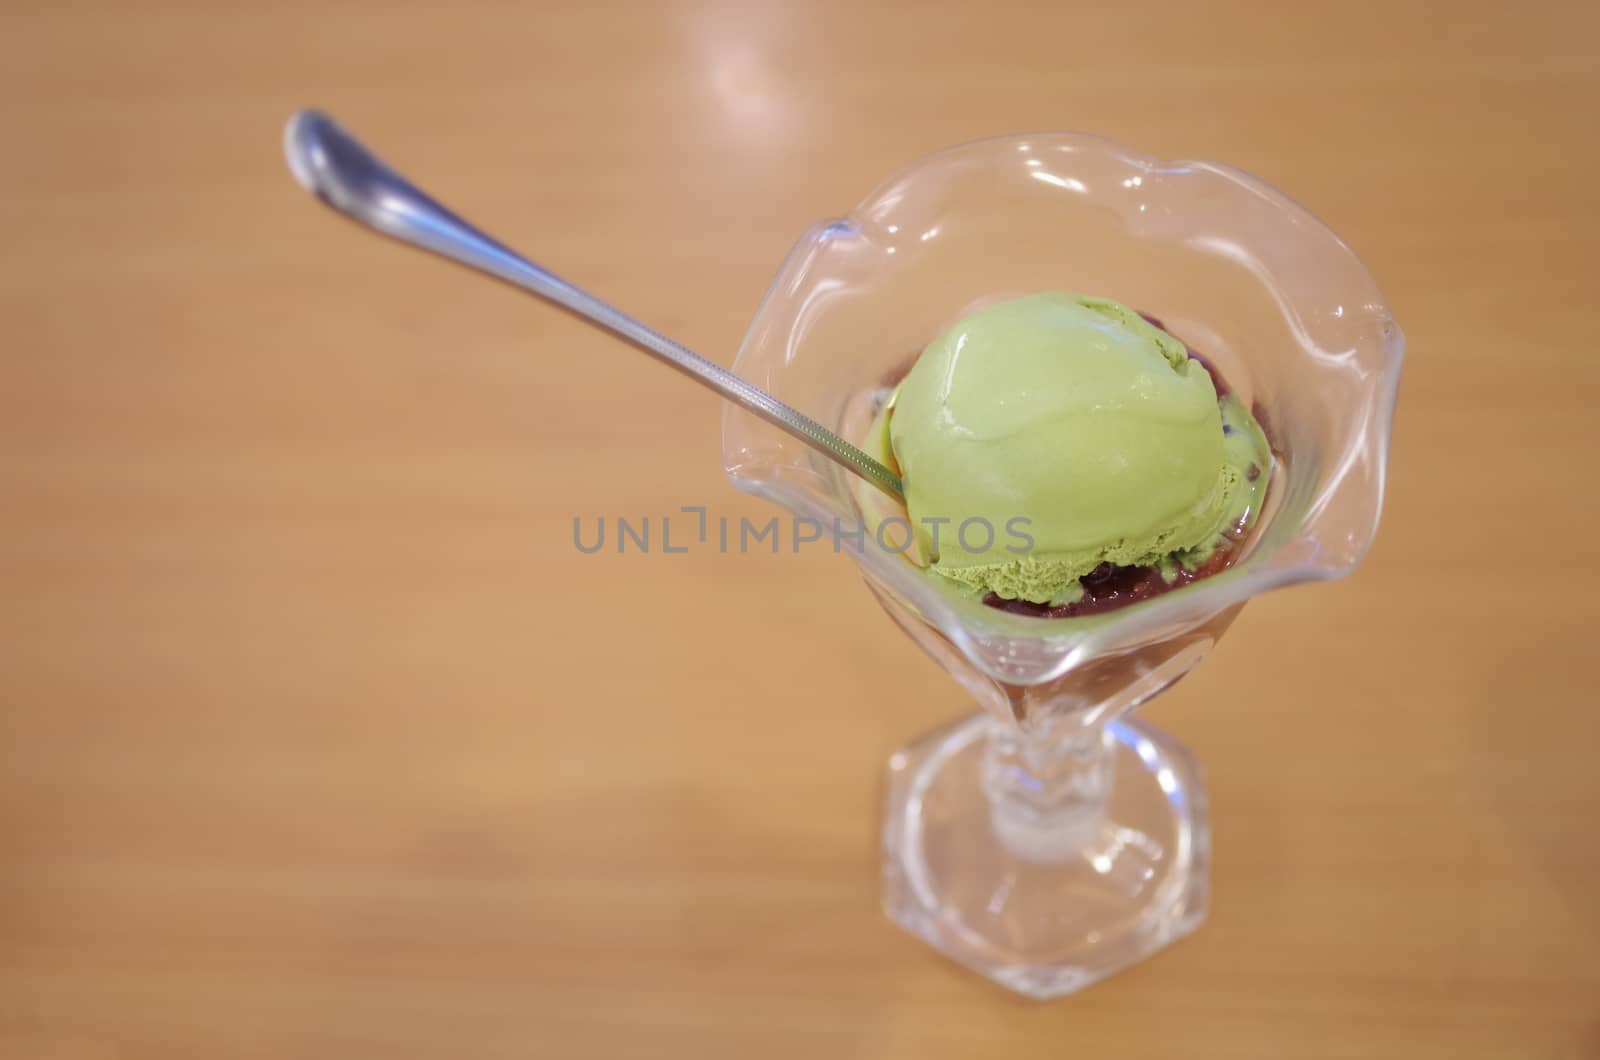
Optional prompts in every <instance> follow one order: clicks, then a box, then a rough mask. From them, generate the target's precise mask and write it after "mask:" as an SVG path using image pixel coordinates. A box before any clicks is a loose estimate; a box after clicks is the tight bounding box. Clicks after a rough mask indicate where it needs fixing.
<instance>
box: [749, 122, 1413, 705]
mask: <svg viewBox="0 0 1600 1060" xmlns="http://www.w3.org/2000/svg"><path fill="white" fill-rule="evenodd" d="M1032 144H1039V145H1041V146H1044V147H1052V148H1056V149H1062V148H1067V149H1070V150H1073V151H1076V150H1094V151H1098V152H1099V153H1100V154H1101V155H1103V156H1104V157H1106V158H1108V159H1110V160H1113V161H1115V162H1117V163H1119V164H1121V165H1122V166H1124V167H1126V168H1127V169H1128V170H1130V171H1132V173H1133V174H1135V175H1158V176H1161V177H1163V178H1168V179H1183V178H1201V179H1212V180H1218V181H1221V182H1224V183H1225V184H1227V185H1229V186H1231V187H1232V188H1234V189H1238V190H1241V191H1244V192H1246V193H1249V194H1250V195H1252V196H1254V197H1256V198H1257V199H1259V200H1261V201H1262V202H1264V203H1266V204H1269V205H1270V206H1271V207H1272V208H1273V209H1274V210H1275V211H1277V212H1278V214H1279V215H1280V217H1281V219H1282V221H1283V223H1284V225H1285V226H1286V227H1289V228H1295V229H1297V235H1296V238H1297V239H1300V240H1306V239H1310V238H1314V239H1315V240H1317V241H1319V242H1320V244H1321V247H1322V252H1323V253H1327V254H1332V255H1335V256H1338V257H1342V258H1343V259H1345V263H1346V264H1347V265H1349V266H1353V267H1354V268H1355V269H1356V270H1359V272H1360V274H1361V276H1362V278H1363V280H1364V281H1365V284H1366V286H1367V287H1368V288H1369V289H1370V292H1371V294H1370V297H1369V298H1367V299H1366V300H1365V301H1364V302H1363V303H1362V304H1361V306H1360V307H1359V308H1360V311H1361V312H1362V313H1364V314H1365V315H1366V316H1367V317H1368V318H1370V321H1371V322H1372V323H1373V324H1374V325H1375V326H1377V327H1378V328H1379V331H1380V333H1381V335H1382V355H1383V359H1384V365H1383V378H1382V380H1381V384H1380V385H1379V386H1378V387H1377V388H1376V390H1375V392H1374V399H1373V401H1372V402H1371V403H1370V404H1371V406H1372V407H1371V408H1370V410H1369V412H1370V414H1369V415H1368V416H1366V417H1365V418H1364V421H1363V428H1362V430H1361V431H1360V432H1356V433H1353V434H1352V435H1351V436H1350V438H1349V440H1348V442H1347V445H1346V447H1345V451H1344V455H1343V458H1342V460H1341V466H1340V467H1339V468H1337V469H1336V470H1335V471H1334V472H1333V474H1332V477H1331V478H1330V480H1329V482H1328V484H1327V485H1326V487H1325V488H1324V489H1323V490H1322V491H1321V492H1320V494H1319V495H1320V496H1322V497H1323V498H1324V500H1326V498H1330V497H1331V496H1332V494H1333V493H1334V492H1336V491H1338V490H1339V489H1340V488H1341V487H1343V486H1345V485H1346V481H1347V479H1348V478H1349V474H1350V464H1351V462H1352V460H1353V459H1354V457H1355V456H1356V455H1357V454H1358V452H1360V451H1361V450H1362V449H1363V447H1365V455H1366V456H1367V457H1368V458H1369V459H1370V462H1371V464H1372V471H1371V482H1370V485H1369V486H1368V488H1369V489H1370V490H1371V492H1372V512H1371V517H1370V519H1369V520H1368V525H1367V526H1366V527H1365V528H1364V530H1363V531H1362V533H1361V534H1360V539H1359V541H1358V542H1357V544H1356V547H1354V548H1353V549H1351V550H1348V551H1347V552H1346V553H1345V554H1344V556H1343V557H1342V558H1340V559H1338V560H1337V561H1327V560H1319V559H1318V557H1317V555H1316V550H1315V549H1313V551H1312V554H1311V555H1310V556H1309V557H1308V558H1306V559H1303V560H1300V561H1298V562H1293V563H1281V564H1273V563H1271V562H1269V561H1270V560H1271V559H1272V558H1273V557H1274V556H1275V555H1277V554H1279V553H1281V552H1282V551H1284V547H1285V546H1286V545H1288V544H1291V543H1295V542H1300V541H1303V540H1306V539H1307V538H1308V535H1307V533H1306V532H1307V531H1308V530H1309V529H1310V528H1312V527H1314V525H1315V522H1316V516H1317V510H1318V509H1320V508H1322V507H1324V506H1325V504H1322V505H1318V506H1316V507H1315V508H1314V509H1313V510H1311V511H1309V512H1308V513H1307V516H1306V518H1305V519H1304V520H1302V521H1301V523H1300V525H1298V526H1296V527H1295V528H1294V534H1293V536H1292V537H1291V538H1289V539H1286V540H1285V541H1284V542H1283V543H1281V544H1280V547H1278V548H1275V549H1273V550H1271V551H1263V550H1262V549H1259V548H1258V549H1257V550H1256V551H1255V552H1254V553H1252V554H1251V555H1249V556H1247V557H1246V558H1244V559H1242V560H1241V561H1240V562H1238V563H1236V564H1235V565H1233V566H1232V567H1230V568H1228V569H1227V570H1225V571H1223V572H1221V573H1218V574H1215V575H1212V576H1210V577H1208V578H1205V579H1203V580H1200V581H1197V582H1194V583H1192V584H1190V585H1188V586H1186V587H1184V588H1183V589H1181V590H1179V591H1175V592H1172V593H1167V594H1163V595H1161V596H1158V597H1156V598H1154V599H1151V600H1148V601H1144V602H1141V603H1137V604H1133V605H1130V606H1128V607H1125V608H1121V609H1118V610H1114V611H1110V612H1106V613H1103V614H1098V615H1093V616H1085V617H1081V618H1071V619H1045V618H1035V617H1031V616H1025V615H1016V614H1012V613H1010V612H1006V611H1002V610H1000V609H997V608H992V607H988V606H986V605H984V604H982V603H981V601H978V600H975V599H973V598H972V597H971V596H970V595H966V594H964V593H962V592H960V591H959V590H956V589H954V588H952V587H947V586H944V585H942V584H939V583H938V581H937V578H936V576H933V575H930V574H929V573H928V572H926V571H923V570H919V569H917V568H915V567H913V566H911V565H910V564H908V563H906V562H905V561H904V560H903V559H900V558H899V557H897V556H894V555H890V554H886V553H883V552H881V551H878V550H874V549H871V548H868V549H865V550H863V551H861V552H853V553H851V555H852V558H853V559H854V560H855V561H856V562H857V564H858V565H859V566H860V567H861V568H862V569H863V573H864V574H865V576H866V577H868V578H869V579H871V580H872V581H874V582H875V583H877V584H878V585H879V586H880V587H881V588H882V589H884V590H887V591H888V592H889V593H891V594H892V595H893V596H894V597H895V598H896V599H897V600H899V601H900V602H901V603H903V604H905V605H906V606H907V607H909V608H910V610H911V611H912V612H913V613H914V614H915V615H917V616H918V617H920V618H921V619H923V620H924V621H927V622H928V623H930V624H931V625H933V626H934V627H936V628H937V629H939V630H940V631H941V632H942V633H943V634H944V635H945V636H946V637H947V638H948V639H949V640H950V641H951V642H952V643H953V644H954V645H955V646H956V647H957V648H958V649H959V650H960V651H961V652H962V654H963V655H965V656H966V657H967V658H968V659H969V660H971V661H972V662H973V663H974V664H975V665H976V666H978V667H979V669H981V670H983V671H984V672H985V673H987V674H989V675H990V676H991V677H994V678H996V679H997V680H1002V681H1020V682H1021V683H1028V684H1032V683H1041V682H1044V681H1049V680H1054V679H1055V678H1057V677H1059V676H1060V675H1062V674H1064V673H1066V672H1068V671H1069V670H1071V669H1073V668H1074V667H1076V666H1077V665H1079V664H1080V663H1081V662H1082V661H1084V660H1086V659H1089V658H1093V657H1095V656H1096V655H1099V654H1101V653H1103V652H1105V651H1109V650H1116V649H1117V648H1120V647H1123V646H1126V645H1128V644H1132V643H1139V642H1140V632H1141V630H1152V631H1153V630H1170V629H1172V628H1175V627H1187V626H1192V625H1194V624H1195V623H1196V622H1199V621H1203V620H1205V619H1206V618H1209V617H1210V616H1213V615H1215V614H1217V613H1219V612H1221V611H1223V610H1225V609H1227V608H1229V607H1232V606H1234V605H1236V604H1239V603H1241V602H1243V601H1244V600H1247V599H1249V598H1250V597H1252V596H1256V595H1259V594H1261V593H1264V592H1268V591H1271V590H1273V589H1278V588H1282V587H1285V586H1288V585H1292V584H1297V583H1301V582H1311V581H1323V580H1330V579H1335V578H1340V577H1343V576H1345V575H1347V574H1349V573H1350V572H1351V571H1352V570H1354V569H1355V567H1356V566H1357V565H1358V564H1359V563H1360V562H1361V560H1362V559H1363V558H1364V557H1365V555H1366V554H1367V552H1368V551H1369V550H1370V548H1371V546H1372V542H1373V539H1374V537H1375V536H1376V532H1377V528H1378V524H1379V522H1380V520H1381V516H1382V509H1383V502H1384V496H1385V492H1386V489H1387V463H1388V451H1389V445H1390V440H1391V434H1392V425H1393V418H1394V410H1395V403H1396V399H1397V396H1398V388H1399V378H1400V369H1401V366H1402V364H1403V362H1404V357H1405V335H1404V332H1403V331H1402V330H1401V328H1400V326H1399V324H1398V323H1397V322H1396V321H1395V319H1394V316H1393V313H1392V312H1391V311H1390V310H1389V307H1388V303H1387V301H1386V300H1385V299H1384V298H1383V297H1382V295H1381V293H1380V292H1379V290H1378V287H1377V284H1376V281H1375V280H1373V278H1372V274H1371V272H1370V270H1369V269H1368V268H1367V267H1366V265H1365V263H1364V262H1362V260H1361V259H1360V257H1359V256H1358V255H1357V254H1356V253H1355V251H1354V250H1353V249H1352V248H1351V247H1350V246H1349V244H1348V243H1346V242H1345V241H1344V239H1342V238H1341V237H1340V236H1339V235H1338V234H1337V233H1336V232H1334V231H1333V230H1332V228H1330V227H1329V226H1328V225H1327V224H1326V223H1325V222H1324V221H1322V220H1321V219H1320V218H1319V217H1317V216H1316V215H1315V214H1314V213H1312V211H1311V210H1310V209H1308V208H1307V207H1306V206H1304V205H1303V204H1301V203H1300V202H1299V201H1297V200H1295V199H1294V198H1292V197H1290V196H1289V195H1287V194H1285V193H1283V192H1282V191H1279V190H1278V189H1277V188H1275V187H1273V186H1272V185H1271V184H1269V183H1268V182H1266V181H1264V180H1262V179H1261V178H1259V177H1256V176H1254V175H1252V174H1249V173H1247V172H1245V171H1243V170H1240V169H1238V168H1236V167H1233V166H1230V165H1227V164H1224V163H1220V162H1214V161H1210V160H1204V159H1179V160H1163V159H1160V158H1158V157H1156V156H1153V155H1149V154H1146V153H1143V152H1140V151H1137V150H1134V149H1132V148H1129V147H1127V146H1126V145H1124V144H1121V143H1119V142H1117V141H1115V140H1112V139H1110V138H1109V137H1105V136H1102V135H1099V134H1096V133H1087V132H1072V131H1043V132H1027V133H1012V134H1004V135H1000V136H992V137H984V138H980V139H975V140H970V141H967V142H964V143H960V144H956V145H954V146H951V147H946V148H943V149H941V150H938V151H935V152H932V153H931V154H928V155H925V156H923V157H921V158H919V159H917V160H915V161H913V162H911V163H909V164H907V165H905V166H902V167H901V168H900V169H898V170H896V171H895V172H894V173H892V174H891V175H890V176H888V177H887V178H885V179H884V180H882V181H880V182H879V183H878V184H877V185H876V186H875V187H874V188H873V189H872V190H871V191H870V192H869V193H868V194H867V195H866V196H865V197H864V198H863V199H862V200H861V201H860V202H859V203H858V204H857V205H856V206H855V207H854V208H853V209H851V210H850V211H849V212H848V213H847V214H845V215H844V216H842V217H836V218H831V219H824V220H821V221H818V222H816V223H814V224H812V225H811V226H810V227H809V228H807V229H806V231H805V232H804V233H802V235H801V236H800V238H799V239H798V240H797V241H796V242H795V244H794V245H793V247H791V248H790V250H789V252H788V253H787V255H786V256H785V257H784V260H783V262H782V264H781V265H780V266H779V268H778V270H777V272H776V274H775V275H774V278H773V280H772V282H771V284H770V285H769V286H768V288H767V290H766V292H765V294H764V295H763V297H762V299H761V302H760V304H759V305H758V307H757V309H756V312H755V314H754V315H753V317H752V319H751V324H750V326H749V328H748V329H747V331H746V334H745V336H744V338H743V340H742V341H741V343H740V348H739V353H738V355H737V356H736V357H735V360H734V366H733V367H734V370H735V371H736V372H739V371H740V370H741V367H742V362H744V361H745V360H746V356H747V354H748V353H749V352H750V350H751V348H752V343H753V340H754V339H755V337H756V336H757V334H758V332H759V330H760V329H761V327H762V325H763V322H764V320H765V318H766V316H767V314H768V311H769V309H770V307H771V306H772V304H773V302H774V300H775V299H777V298H778V297H779V296H780V294H781V293H782V292H783V291H784V290H785V288H786V287H792V286H793V285H794V284H795V281H797V280H798V279H799V278H801V277H802V276H803V275H804V273H805V269H806V266H807V264H808V262H809V260H810V259H811V256H812V254H813V252H814V251H815V250H816V248H817V247H818V246H819V245H820V244H821V243H822V242H823V241H825V240H827V239H829V238H830V237H832V236H834V235H837V234H838V233H840V232H841V231H846V230H849V231H862V230H866V229H870V228H872V227H874V226H876V225H877V224H878V221H879V216H878V215H880V214H881V213H882V212H883V209H884V208H885V206H886V200H887V199H888V197H889V195H890V193H891V192H892V191H893V190H894V189H895V188H897V187H899V186H900V185H902V184H904V183H905V182H906V181H908V180H911V179H914V178H915V177H916V176H917V175H918V174H919V173H920V172H926V171H932V170H935V169H937V168H938V167H939V166H940V165H941V164H943V163H946V162H948V161H950V160H951V159H953V158H958V157H960V156H963V155H968V154H975V153H983V152H989V151H994V150H996V149H998V148H1002V147H1005V146H1010V147H1012V148H1013V149H1015V148H1016V147H1018V146H1020V145H1032ZM888 205H891V206H892V204H888ZM1135 238H1136V237H1135ZM1258 279H1260V280H1261V282H1262V283H1263V285H1264V286H1265V287H1267V289H1268V290H1269V291H1271V293H1272V295H1273V297H1274V300H1275V301H1276V303H1277V304H1278V307H1279V309H1280V311H1281V312H1283V313H1284V314H1285V319H1286V320H1287V321H1288V322H1289V323H1290V325H1291V327H1300V328H1301V330H1303V326H1302V325H1301V323H1300V321H1299V320H1298V317H1297V313H1296V309H1295V307H1294V305H1293V304H1292V303H1289V302H1286V301H1285V298H1284V296H1283V293H1282V292H1281V291H1279V290H1276V289H1274V288H1273V287H1272V285H1271V283H1270V279H1268V278H1262V277H1260V276H1258ZM741 415H744V414H743V413H741V412H740V411H739V410H737V409H735V408H733V407H732V406H725V407H724V412H723V430H722V438H723V455H724V462H725V470H726V472H727V474H728V477H729V479H730V481H731V482H732V484H733V485H734V486H735V487H736V488H738V489H739V490H741V491H743V492H745V493H748V494H751V495H754V496H759V497H762V498H763V499H765V500H769V501H771V502H773V503H776V504H779V505H781V506H783V507H785V508H787V509H789V510H791V511H794V512H796V513H798V514H800V515H804V516H809V517H812V518H818V519H828V518H831V517H832V511H831V509H829V508H828V506H827V505H825V504H822V503H820V502H819V501H818V499H817V498H816V497H815V496H813V495H811V494H809V493H808V492H807V491H806V490H804V489H800V488H798V487H796V486H794V485H793V484H792V483H790V482H787V481H781V480H777V479H774V478H770V477H764V476H763V475H762V474H761V473H760V469H759V468H751V467H750V466H749V465H746V464H743V463H741V462H740V461H739V460H738V459H737V454H736V453H735V452H734V450H733V448H732V446H731V437H732V435H733V433H734V432H735V427H734V424H735V423H736V422H737V419H736V417H738V416H741ZM826 474H827V475H829V476H830V477H831V481H832V484H833V487H834V488H835V489H840V490H850V491H852V492H854V491H856V489H857V487H856V485H855V484H854V483H853V482H850V481H846V480H847V479H848V475H847V474H846V473H845V472H843V471H842V470H839V469H838V468H836V467H830V468H828V469H827V470H826ZM855 495H857V496H859V493H856V494H855ZM1018 646H1025V647H1026V648H1027V649H1028V651H1027V652H1026V654H1027V655H1028V656H1030V657H1031V658H1033V659H1037V658H1039V657H1040V654H1041V652H1042V653H1043V655H1044V656H1046V657H1048V658H1049V660H1050V662H1049V663H1048V665H1046V666H1044V667H1042V668H1041V667H1040V666H1039V665H1038V664H1037V663H1036V662H1029V663H1025V664H1021V665H1019V666H1015V667H1014V666H1012V665H1010V663H1009V662H1008V660H1009V659H1011V658H1014V657H1015V656H1016V655H1017V652H1016V651H1014V650H1013V649H1014V648H1016V647H1018Z"/></svg>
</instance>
